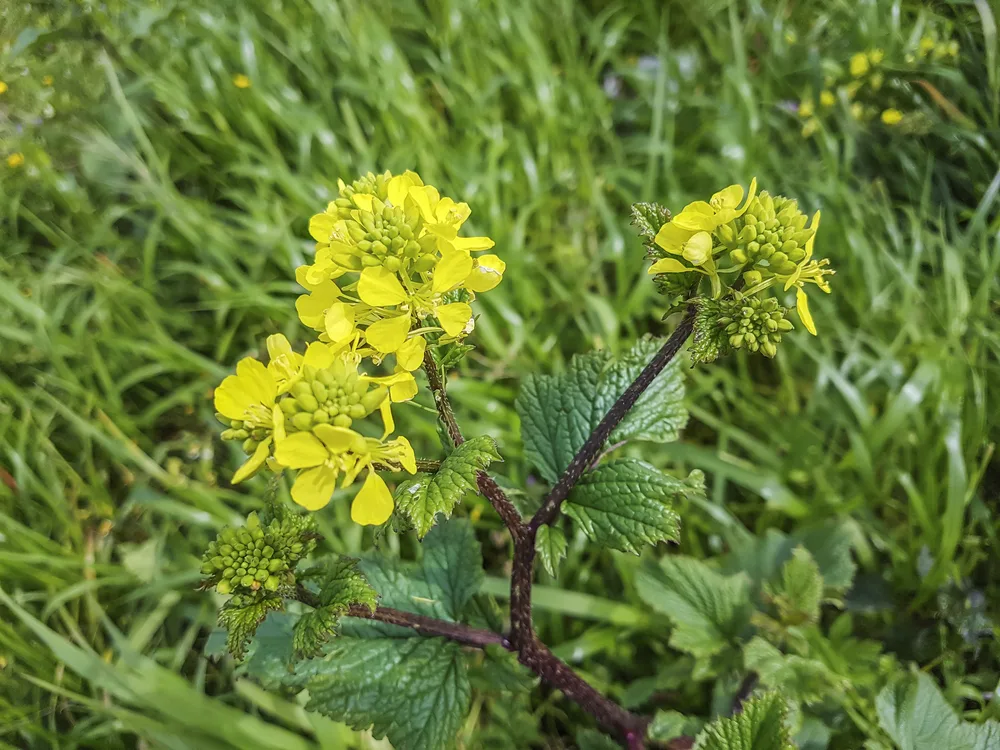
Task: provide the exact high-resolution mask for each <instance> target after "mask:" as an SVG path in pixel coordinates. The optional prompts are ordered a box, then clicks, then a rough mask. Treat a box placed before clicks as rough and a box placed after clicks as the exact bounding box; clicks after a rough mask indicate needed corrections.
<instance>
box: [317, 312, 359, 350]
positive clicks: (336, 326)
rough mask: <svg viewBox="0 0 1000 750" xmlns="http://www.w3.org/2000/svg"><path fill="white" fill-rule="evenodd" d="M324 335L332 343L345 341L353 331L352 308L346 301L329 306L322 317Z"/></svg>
mask: <svg viewBox="0 0 1000 750" xmlns="http://www.w3.org/2000/svg"><path fill="white" fill-rule="evenodd" d="M323 324H324V328H325V330H326V335H327V336H329V337H330V341H331V343H333V344H334V345H336V344H339V343H341V342H342V341H346V340H347V339H349V338H350V337H351V334H352V333H354V308H353V307H351V305H349V304H347V303H346V302H337V303H335V304H333V305H331V306H330V308H329V309H328V310H327V311H326V316H325V317H324V319H323Z"/></svg>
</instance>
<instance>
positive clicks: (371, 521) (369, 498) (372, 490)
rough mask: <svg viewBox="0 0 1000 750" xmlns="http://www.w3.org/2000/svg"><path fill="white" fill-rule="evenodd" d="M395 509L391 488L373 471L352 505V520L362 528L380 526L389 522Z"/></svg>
mask: <svg viewBox="0 0 1000 750" xmlns="http://www.w3.org/2000/svg"><path fill="white" fill-rule="evenodd" d="M393 507H394V506H393V502H392V493H391V492H389V487H388V486H387V485H386V483H385V480H383V479H382V477H380V476H379V475H378V474H376V473H375V472H374V471H373V472H371V473H370V474H369V475H368V478H367V479H366V480H365V483H364V484H363V485H362V486H361V489H360V490H359V491H358V494H357V495H355V497H354V502H353V503H351V520H352V521H354V523H357V524H361V525H362V526H378V525H380V524H383V523H385V522H386V521H388V520H389V516H391V515H392V509H393Z"/></svg>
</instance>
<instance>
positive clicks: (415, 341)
mask: <svg viewBox="0 0 1000 750" xmlns="http://www.w3.org/2000/svg"><path fill="white" fill-rule="evenodd" d="M426 349H427V341H426V340H425V339H424V337H423V336H413V337H412V338H408V339H407V340H406V342H405V343H404V344H403V345H402V346H400V347H399V348H398V349H397V350H396V364H397V365H399V366H400V367H402V368H403V369H404V370H409V371H410V372H413V371H414V370H416V369H417V368H418V367H420V365H422V364H423V363H424V352H425V351H426Z"/></svg>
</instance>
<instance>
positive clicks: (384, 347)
mask: <svg viewBox="0 0 1000 750" xmlns="http://www.w3.org/2000/svg"><path fill="white" fill-rule="evenodd" d="M409 331H410V316H409V314H408V313H407V314H404V315H397V316H395V317H393V318H383V319H382V320H379V321H376V322H375V323H372V324H371V325H370V326H368V328H367V329H366V330H365V338H366V339H367V340H368V343H369V344H371V345H372V346H373V347H375V349H376V350H377V351H380V352H382V353H383V354H390V353H391V352H394V351H396V350H397V349H399V347H401V346H402V345H403V343H404V342H405V341H406V334H407V333H409Z"/></svg>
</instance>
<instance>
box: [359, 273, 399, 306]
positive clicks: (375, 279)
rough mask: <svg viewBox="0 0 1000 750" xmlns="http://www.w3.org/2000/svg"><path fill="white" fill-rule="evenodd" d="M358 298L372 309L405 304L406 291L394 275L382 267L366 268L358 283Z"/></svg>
mask: <svg viewBox="0 0 1000 750" xmlns="http://www.w3.org/2000/svg"><path fill="white" fill-rule="evenodd" d="M358 296H359V297H361V299H362V300H363V301H364V302H366V303H367V304H369V305H372V306H373V307H384V306H386V305H399V304H402V303H403V302H406V297H407V295H406V290H405V289H403V285H402V284H400V283H399V279H398V278H396V274H394V273H393V272H392V271H388V270H386V269H385V268H383V267H382V266H375V267H373V268H371V267H370V268H366V269H365V270H363V271H362V272H361V279H360V280H359V281H358Z"/></svg>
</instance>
